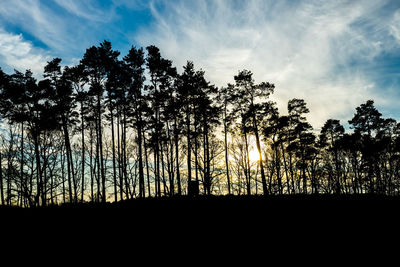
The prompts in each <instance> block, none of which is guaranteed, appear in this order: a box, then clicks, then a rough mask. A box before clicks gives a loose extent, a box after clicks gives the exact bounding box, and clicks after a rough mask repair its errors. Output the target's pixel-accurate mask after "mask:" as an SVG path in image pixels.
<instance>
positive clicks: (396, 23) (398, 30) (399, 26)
mask: <svg viewBox="0 0 400 267" xmlns="http://www.w3.org/2000/svg"><path fill="white" fill-rule="evenodd" d="M390 34H391V35H392V36H393V37H394V38H395V40H396V41H397V42H398V43H399V44H400V9H399V10H397V11H396V13H395V14H394V15H393V19H392V21H391V25H390Z"/></svg>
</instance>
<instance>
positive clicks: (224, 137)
mask: <svg viewBox="0 0 400 267" xmlns="http://www.w3.org/2000/svg"><path fill="white" fill-rule="evenodd" d="M43 77H44V79H42V80H40V81H37V80H36V79H35V78H34V74H33V73H32V72H31V71H30V70H26V71H25V72H20V71H17V70H15V72H14V73H12V74H6V73H4V72H3V71H2V70H1V69H0V118H1V120H2V122H1V129H0V130H1V131H0V162H1V164H0V204H1V205H3V206H19V207H39V206H49V205H51V206H54V205H61V204H64V205H65V204H68V205H74V204H77V203H86V204H85V205H90V203H92V204H93V203H107V202H115V203H117V202H118V203H120V205H122V206H123V205H124V203H127V202H126V201H130V200H136V201H140V199H145V198H146V199H153V200H154V199H171V201H172V199H174V200H177V201H180V200H182V201H192V202H193V201H194V200H193V199H212V198H215V197H216V196H220V197H221V198H223V199H224V200H232V199H235V198H236V199H248V200H249V199H259V198H262V197H266V196H268V197H269V199H275V200H277V199H282V198H287V199H291V198H295V197H296V196H301V197H303V198H307V197H308V198H309V199H321V198H325V199H335V198H341V199H349V198H357V197H360V198H363V197H365V196H374V197H376V198H378V197H379V198H390V197H396V196H398V194H399V190H400V124H399V123H397V122H396V121H395V120H394V119H391V118H383V117H382V114H381V113H380V112H379V111H378V110H377V109H376V107H375V106H374V101H373V100H369V101H367V102H366V103H362V104H361V105H360V106H359V107H357V108H356V110H355V113H354V116H353V118H351V119H350V120H349V121H348V123H349V125H350V130H348V131H347V132H346V131H345V128H344V127H343V125H342V124H341V122H340V121H339V120H336V119H329V120H327V121H326V122H325V124H324V125H323V127H322V129H321V130H320V132H316V131H315V130H313V127H312V126H311V125H310V123H309V122H307V119H306V114H308V113H309V112H310V111H309V109H308V107H307V104H306V102H305V101H304V100H303V99H291V100H289V101H288V104H287V112H286V111H285V114H286V113H287V115H281V114H280V113H279V111H278V108H277V105H276V103H275V102H273V101H272V100H271V99H270V96H271V95H272V94H273V93H274V90H275V86H274V84H273V83H270V82H260V83H258V82H256V81H255V80H254V78H253V73H252V72H251V71H249V70H241V71H238V73H237V75H236V76H234V83H232V84H227V85H226V86H223V87H216V86H214V85H212V84H211V83H210V82H209V81H207V79H206V78H205V72H204V71H203V70H201V69H200V70H197V69H196V68H195V66H194V64H193V62H191V61H188V62H187V64H186V65H185V66H184V67H183V72H182V73H178V71H177V69H176V68H175V67H174V66H173V62H172V61H171V60H168V59H165V58H163V57H162V56H161V53H160V50H159V49H158V48H157V47H155V46H149V47H146V48H145V49H144V48H136V47H132V48H131V49H130V51H129V52H128V54H127V55H124V56H121V55H120V52H119V51H117V50H114V49H113V48H112V45H111V43H110V42H108V41H104V42H102V43H101V44H99V45H98V46H92V47H90V48H88V49H87V50H86V52H85V53H84V55H83V57H82V59H81V60H80V62H79V64H77V65H76V66H65V67H63V66H62V60H61V59H60V58H54V59H53V60H51V61H49V62H47V65H46V66H45V67H44V75H43ZM276 90H279V88H277V89H276ZM252 151H254V152H255V155H256V160H254V159H252V158H251V156H250V154H251V153H252ZM246 197H247V198H246ZM157 203H159V202H157ZM81 205H83V204H81Z"/></svg>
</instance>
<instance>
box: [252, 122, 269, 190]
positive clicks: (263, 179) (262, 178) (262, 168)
mask: <svg viewBox="0 0 400 267" xmlns="http://www.w3.org/2000/svg"><path fill="white" fill-rule="evenodd" d="M253 127H254V133H255V135H256V145H257V150H258V154H259V156H260V161H259V165H260V172H261V183H262V187H263V193H264V195H268V188H267V180H266V179H265V173H264V164H263V159H262V153H261V143H260V137H259V135H258V125H257V122H256V117H255V116H253Z"/></svg>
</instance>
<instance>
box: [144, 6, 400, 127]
mask: <svg viewBox="0 0 400 267" xmlns="http://www.w3.org/2000/svg"><path fill="white" fill-rule="evenodd" d="M168 2H169V1H168ZM387 4H388V2H387V1H362V2H361V1H334V2H326V1H256V0H250V1H223V0H220V1H196V2H194V1H176V2H174V4H173V5H171V4H168V3H167V1H153V2H152V4H151V10H152V13H153V16H154V17H155V18H156V23H154V24H153V25H152V27H151V28H150V29H146V31H142V32H139V33H138V34H137V35H136V39H137V40H138V42H139V43H140V44H142V45H148V44H151V43H155V44H156V45H158V46H160V47H161V49H162V51H164V54H165V56H166V57H168V58H171V59H173V60H174V61H175V62H176V64H178V65H179V66H182V65H184V64H185V61H186V60H193V61H194V62H195V64H196V65H197V67H201V68H203V69H204V70H205V71H206V74H207V75H208V78H209V79H210V80H211V81H212V82H213V83H215V84H216V85H219V86H223V85H225V84H226V83H227V82H232V81H233V76H234V75H235V74H236V73H237V71H238V70H240V69H243V68H246V69H250V70H252V71H253V72H254V75H255V78H256V80H257V81H260V82H261V81H270V82H273V83H275V84H276V86H277V89H276V93H275V94H274V97H273V98H274V99H275V100H276V101H277V102H278V106H279V107H280V111H284V110H285V109H286V103H287V101H288V100H289V99H290V98H295V97H296V98H304V99H305V100H306V102H307V103H308V104H309V107H310V109H311V114H310V115H309V119H310V121H311V123H313V125H315V126H316V127H317V128H318V127H321V125H322V124H323V122H324V121H325V120H326V119H328V118H330V117H335V118H339V119H342V120H344V119H348V118H349V116H351V114H352V112H353V110H354V108H355V107H356V106H358V105H359V104H361V103H362V102H363V101H365V100H367V99H370V98H371V99H375V100H376V102H377V103H378V104H380V105H385V104H388V103H389V102H390V101H391V100H390V96H388V97H386V98H384V97H382V96H380V94H379V92H378V91H377V84H376V83H375V81H374V78H375V77H374V75H372V74H371V73H368V72H367V71H366V70H365V68H363V66H365V65H371V64H373V63H374V60H375V59H376V58H377V57H379V56H380V55H381V54H382V53H393V52H394V51H398V50H396V49H398V47H397V46H395V45H393V44H392V42H391V40H392V39H393V38H396V39H397V38H398V37H399V31H398V25H399V24H398V23H397V20H399V18H400V16H399V11H397V12H392V13H389V14H385V17H383V16H382V14H381V12H380V11H382V10H386V9H385V7H386V5H387Z"/></svg>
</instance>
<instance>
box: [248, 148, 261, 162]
mask: <svg viewBox="0 0 400 267" xmlns="http://www.w3.org/2000/svg"><path fill="white" fill-rule="evenodd" d="M249 159H250V161H251V162H258V161H259V160H260V155H259V154H258V150H257V148H255V147H253V148H252V149H251V150H250V151H249Z"/></svg>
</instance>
